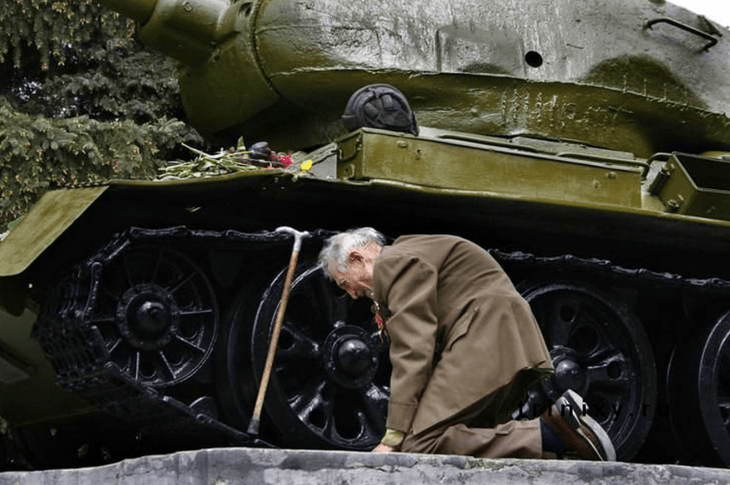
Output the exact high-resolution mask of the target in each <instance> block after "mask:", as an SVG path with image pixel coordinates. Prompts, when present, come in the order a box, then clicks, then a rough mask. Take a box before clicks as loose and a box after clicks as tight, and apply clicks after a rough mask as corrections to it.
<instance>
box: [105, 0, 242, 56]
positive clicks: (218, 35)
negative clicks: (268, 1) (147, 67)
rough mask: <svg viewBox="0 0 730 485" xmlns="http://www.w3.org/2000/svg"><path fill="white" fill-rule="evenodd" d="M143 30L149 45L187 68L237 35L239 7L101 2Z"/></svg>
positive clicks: (203, 1)
mask: <svg viewBox="0 0 730 485" xmlns="http://www.w3.org/2000/svg"><path fill="white" fill-rule="evenodd" d="M98 1H99V3H101V4H102V5H105V6H107V7H109V8H111V9H112V10H115V11H117V12H119V13H121V14H122V15H125V16H127V17H129V18H131V19H132V20H134V21H135V22H137V23H138V24H139V26H140V28H139V36H140V39H142V41H143V42H145V43H146V44H147V45H149V46H151V47H153V48H155V49H158V50H160V51H161V52H163V53H164V54H166V55H168V56H170V57H173V58H174V59H177V60H179V61H181V62H183V63H184V64H187V65H196V64H200V63H203V62H205V61H206V60H207V59H208V58H209V57H210V55H211V53H212V52H213V51H214V49H215V48H216V47H217V45H218V44H219V43H220V42H222V41H224V40H225V39H226V38H227V37H229V36H230V35H232V34H233V33H234V32H235V31H236V28H235V20H236V16H237V15H236V11H237V10H238V9H236V8H234V7H235V6H236V4H235V3H234V4H233V5H231V3H229V2H228V1H227V0H98Z"/></svg>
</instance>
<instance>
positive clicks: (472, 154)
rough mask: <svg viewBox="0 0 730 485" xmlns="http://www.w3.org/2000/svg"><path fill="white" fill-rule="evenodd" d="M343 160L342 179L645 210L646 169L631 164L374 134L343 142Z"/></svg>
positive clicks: (538, 200)
mask: <svg viewBox="0 0 730 485" xmlns="http://www.w3.org/2000/svg"><path fill="white" fill-rule="evenodd" d="M342 157H343V161H344V163H341V164H340V168H339V171H338V175H339V176H340V177H341V178H346V179H353V180H358V179H382V180H392V181H400V182H405V183H409V184H417V185H421V186H425V187H434V188H444V189H460V190H469V191H479V192H483V193H485V194H492V195H500V194H505V195H507V194H519V196H520V197H523V198H524V199H526V200H531V201H534V202H551V201H553V202H555V201H559V202H561V203H566V204H570V203H579V204H591V205H597V206H600V205H605V206H623V207H630V208H637V209H638V208H641V173H642V169H641V168H639V167H636V166H632V165H629V161H626V162H625V163H626V165H620V164H618V163H615V162H614V163H613V164H609V163H600V162H593V161H586V160H579V159H569V158H559V157H555V156H548V155H543V154H529V153H526V152H525V151H524V150H523V151H518V150H516V149H508V148H501V147H494V146H488V145H487V146H479V145H478V144H477V143H474V142H471V143H470V142H466V141H455V140H451V141H447V140H443V139H441V140H439V139H424V138H417V137H414V136H408V135H402V136H398V135H394V134H392V133H390V134H389V133H387V132H382V133H378V132H377V131H374V130H362V131H361V132H360V133H359V134H357V135H354V136H352V137H350V138H349V139H346V140H344V141H343V142H342ZM619 162H620V161H619Z"/></svg>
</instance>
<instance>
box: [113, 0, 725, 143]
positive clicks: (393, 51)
mask: <svg viewBox="0 0 730 485" xmlns="http://www.w3.org/2000/svg"><path fill="white" fill-rule="evenodd" d="M102 3H106V4H107V5H109V6H111V7H112V8H115V9H117V10H119V11H120V12H122V13H124V14H126V15H129V16H130V17H132V18H134V19H135V20H137V21H138V22H139V25H140V28H139V34H140V38H141V39H142V40H143V41H144V42H146V43H148V44H149V45H151V46H153V47H155V48H158V49H160V50H162V51H163V52H165V53H167V54H168V55H170V56H172V57H174V58H176V59H179V60H180V61H181V63H182V65H181V68H180V89H181V92H182V97H183V101H184V105H185V108H186V110H187V114H188V116H189V119H190V121H191V122H192V123H193V125H195V126H196V127H197V128H198V129H199V130H200V131H202V132H204V133H208V134H225V133H236V134H239V133H241V132H242V133H244V134H245V135H247V139H267V140H269V141H270V142H271V143H272V144H273V145H275V146H280V147H282V149H283V148H300V147H306V146H312V145H317V144H322V143H325V142H328V141H331V140H332V139H333V138H334V137H335V136H337V135H341V134H343V133H344V130H343V127H342V124H341V122H340V121H339V116H340V115H341V114H342V107H343V106H344V105H345V104H346V102H347V99H348V97H349V96H350V95H351V94H352V93H353V92H354V91H355V90H357V89H358V88H360V87H362V86H364V85H367V84H373V83H379V82H386V83H390V84H392V85H394V86H396V87H398V88H399V89H400V90H401V91H403V92H404V93H405V94H406V96H407V97H408V98H409V100H410V101H411V104H412V106H413V108H414V110H415V111H416V113H417V115H418V117H419V120H420V122H421V123H422V124H423V125H425V126H432V127H437V128H444V129H452V130H457V131H463V132H468V133H475V134H490V135H501V136H514V135H526V136H535V137H542V138H550V139H563V140H573V141H579V142H582V143H586V144H589V145H593V146H600V147H606V148H611V149H616V150H623V151H630V152H632V153H635V154H636V155H638V156H644V157H648V156H650V155H651V154H653V153H656V152H661V151H671V150H673V149H680V150H685V151H694V152H696V151H698V149H699V148H703V149H727V148H728V145H727V140H728V138H729V136H728V135H729V134H730V122H729V121H728V117H727V115H726V113H728V112H730V101H729V100H728V96H727V95H726V93H727V92H729V91H730V68H728V64H727V58H728V56H729V55H730V48H729V47H728V45H727V43H726V42H718V41H719V39H720V38H721V36H722V34H723V33H725V34H727V30H726V29H724V28H721V27H719V26H717V25H715V24H713V23H712V22H710V21H709V20H707V19H706V18H704V17H702V16H699V15H696V14H694V13H692V12H689V11H687V10H684V9H682V8H679V7H676V6H674V5H672V4H670V3H667V2H664V1H638V0H621V1H611V2H608V1H596V0H594V1H590V2H585V1H583V0H570V1H568V2H561V3H560V4H556V3H555V2H553V1H550V0H541V1H530V2H526V1H524V0H507V1H504V2H491V3H489V4H486V5H485V4H484V2H481V1H477V0H449V1H448V2H447V3H439V4H435V3H433V2H431V1H429V0H418V1H416V2H415V3H414V2H412V1H403V2H400V4H393V3H392V2H390V1H388V2H386V1H384V0H383V1H380V0H378V1H375V2H365V3H362V2H343V1H340V0H308V1H306V2H291V1H289V0H272V1H266V2H264V1H246V0H238V1H234V2H229V1H227V0H128V1H123V0H107V1H104V2H102Z"/></svg>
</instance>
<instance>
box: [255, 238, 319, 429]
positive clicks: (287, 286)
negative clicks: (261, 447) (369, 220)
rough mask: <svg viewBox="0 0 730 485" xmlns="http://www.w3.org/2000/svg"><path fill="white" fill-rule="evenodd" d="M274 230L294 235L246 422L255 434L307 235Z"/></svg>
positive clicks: (259, 422)
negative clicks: (284, 277)
mask: <svg viewBox="0 0 730 485" xmlns="http://www.w3.org/2000/svg"><path fill="white" fill-rule="evenodd" d="M276 232H282V233H289V234H292V235H294V248H293V249H292V253H291V258H290V259H289V269H288V270H287V272H286V279H285V280H284V288H283V289H282V292H281V301H280V302H279V312H278V313H277V314H276V321H275V322H274V331H273V333H272V334H271V342H270V343H269V352H268V354H266V364H265V365H264V373H263V374H262V375H261V385H260V386H259V393H258V396H257V397H256V406H255V407H254V410H253V416H251V421H250V422H249V423H248V434H250V435H252V436H257V435H258V434H259V425H260V424H261V410H262V409H263V407H264V398H265V397H266V388H267V387H269V380H270V379H271V368H272V367H273V366H274V354H276V347H277V346H278V344H279V333H281V324H282V322H283V321H284V313H285V312H286V304H287V302H288V301H289V291H290V290H291V283H292V279H294V270H295V269H296V267H297V259H298V258H299V251H300V249H301V248H302V239H304V238H305V237H307V236H309V233H308V232H307V231H304V232H299V231H297V230H296V229H292V228H291V227H287V226H282V227H279V228H277V229H276Z"/></svg>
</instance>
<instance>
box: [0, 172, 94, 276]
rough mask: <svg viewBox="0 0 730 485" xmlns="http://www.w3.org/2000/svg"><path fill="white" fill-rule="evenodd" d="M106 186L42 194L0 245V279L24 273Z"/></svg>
mask: <svg viewBox="0 0 730 485" xmlns="http://www.w3.org/2000/svg"><path fill="white" fill-rule="evenodd" d="M107 188H108V186H99V187H85V188H78V189H73V190H67V189H63V190H53V191H50V192H46V193H45V194H44V195H43V197H41V199H40V200H39V201H38V203H36V204H35V206H33V208H32V209H31V211H30V212H29V213H28V214H27V215H26V216H25V217H24V218H23V220H22V221H21V222H20V224H18V226H17V227H16V228H15V229H14V230H13V231H12V232H11V233H10V234H8V236H7V237H6V238H5V240H4V241H3V242H2V243H0V278H6V277H10V276H16V275H19V274H20V273H22V272H23V271H25V270H26V269H27V268H28V267H29V266H30V265H31V263H32V262H33V261H35V260H36V259H37V258H38V256H40V255H41V254H42V253H43V251H45V250H46V249H47V248H48V247H50V246H51V244H53V242H54V241H55V240H56V239H58V237H59V236H60V235H61V234H63V233H64V232H65V231H66V229H68V228H69V227H70V226H71V224H73V223H74V221H76V220H77V219H78V218H79V217H81V215H82V214H83V213H84V212H85V211H86V210H87V209H88V208H89V207H90V206H91V204H93V203H94V202H95V201H96V200H97V199H98V198H99V196H100V195H101V194H103V193H104V192H105V191H106V189H107Z"/></svg>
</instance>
